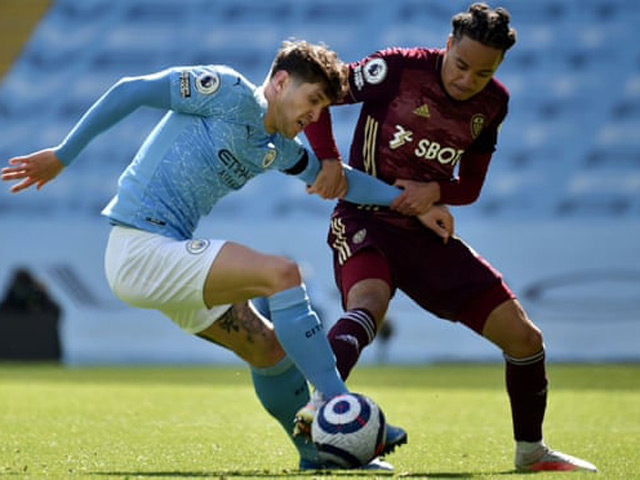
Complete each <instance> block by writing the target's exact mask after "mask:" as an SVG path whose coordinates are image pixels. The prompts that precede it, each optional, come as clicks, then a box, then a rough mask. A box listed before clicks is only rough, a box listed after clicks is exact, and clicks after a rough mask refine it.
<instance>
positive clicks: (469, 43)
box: [441, 35, 504, 100]
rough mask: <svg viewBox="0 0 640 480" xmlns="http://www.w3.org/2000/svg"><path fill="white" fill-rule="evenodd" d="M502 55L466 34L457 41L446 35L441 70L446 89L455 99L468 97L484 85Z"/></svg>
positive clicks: (495, 49)
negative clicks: (446, 39) (447, 38)
mask: <svg viewBox="0 0 640 480" xmlns="http://www.w3.org/2000/svg"><path fill="white" fill-rule="evenodd" d="M503 56H504V52H503V51H502V50H500V49H497V48H493V47H487V46H486V45H483V44H482V43H480V42H477V41H475V40H472V39H471V38H469V37H467V36H466V35H463V36H462V37H461V38H460V39H459V40H457V41H455V40H454V39H453V37H452V36H449V40H448V41H447V50H446V53H445V55H444V60H443V62H442V73H441V75H442V83H443V85H444V88H445V90H446V91H447V93H448V94H449V96H451V97H452V98H454V99H455V100H468V99H470V98H471V97H473V96H474V95H476V94H477V93H479V92H480V91H482V89H483V88H484V87H486V86H487V84H488V83H489V81H490V80H491V77H493V74H494V73H495V71H496V70H497V69H498V66H499V65H500V62H501V61H502V58H503Z"/></svg>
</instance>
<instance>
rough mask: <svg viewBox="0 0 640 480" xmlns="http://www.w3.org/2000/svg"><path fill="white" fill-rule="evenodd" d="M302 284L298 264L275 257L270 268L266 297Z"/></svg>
mask: <svg viewBox="0 0 640 480" xmlns="http://www.w3.org/2000/svg"><path fill="white" fill-rule="evenodd" d="M301 283H302V277H301V276H300V269H299V268H298V264H297V263H296V262H294V261H293V260H289V259H288V258H284V257H274V258H273V260H272V262H271V265H270V266H269V281H268V287H267V289H268V291H267V292H265V295H273V294H274V293H277V292H279V291H281V290H286V289H287V288H291V287H295V286H297V285H300V284H301Z"/></svg>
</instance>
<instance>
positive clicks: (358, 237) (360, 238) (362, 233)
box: [352, 228, 367, 244]
mask: <svg viewBox="0 0 640 480" xmlns="http://www.w3.org/2000/svg"><path fill="white" fill-rule="evenodd" d="M366 236H367V229H366V228H363V229H362V230H358V231H357V232H356V233H354V234H353V238H352V240H353V243H355V244H359V243H362V242H364V239H365V238H366Z"/></svg>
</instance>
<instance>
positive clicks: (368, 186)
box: [284, 148, 401, 207]
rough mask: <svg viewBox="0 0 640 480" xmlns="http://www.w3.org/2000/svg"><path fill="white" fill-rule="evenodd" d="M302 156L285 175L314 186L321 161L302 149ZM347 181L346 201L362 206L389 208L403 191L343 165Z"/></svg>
mask: <svg viewBox="0 0 640 480" xmlns="http://www.w3.org/2000/svg"><path fill="white" fill-rule="evenodd" d="M301 152H302V155H301V157H300V158H299V160H298V161H297V162H296V164H295V165H293V166H292V167H290V168H288V169H286V170H284V173H286V174H289V175H295V176H297V177H298V178H299V179H300V180H302V181H303V182H305V183H306V184H307V185H312V184H313V183H314V182H315V180H316V178H317V176H318V174H319V172H320V169H321V165H320V163H321V162H320V161H319V160H318V158H317V157H316V156H315V155H314V154H313V153H311V152H308V151H307V150H306V149H304V148H301ZM342 168H343V169H344V174H345V177H346V180H347V191H346V193H345V194H344V196H342V197H341V198H343V199H344V200H347V201H349V202H352V203H357V204H361V205H380V206H385V207H388V206H389V205H390V204H391V202H392V201H393V199H394V198H395V197H396V196H398V194H399V193H400V192H401V190H400V189H399V188H397V187H394V186H392V185H389V184H388V183H385V182H383V181H381V180H379V179H377V178H375V177H372V176H371V175H367V174H366V173H364V172H361V171H360V170H356V169H354V168H351V167H350V166H348V165H344V164H343V165H342Z"/></svg>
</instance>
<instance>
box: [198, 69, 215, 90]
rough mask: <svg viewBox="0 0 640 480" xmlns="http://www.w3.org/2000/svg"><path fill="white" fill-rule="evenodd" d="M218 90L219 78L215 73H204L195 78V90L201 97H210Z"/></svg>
mask: <svg viewBox="0 0 640 480" xmlns="http://www.w3.org/2000/svg"><path fill="white" fill-rule="evenodd" d="M218 88H220V77H219V76H218V74H217V73H210V72H204V73H201V74H200V75H198V76H197V77H196V90H197V91H199V92H200V93H201V94H203V95H211V94H213V93H215V92H216V91H217V90H218Z"/></svg>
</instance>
